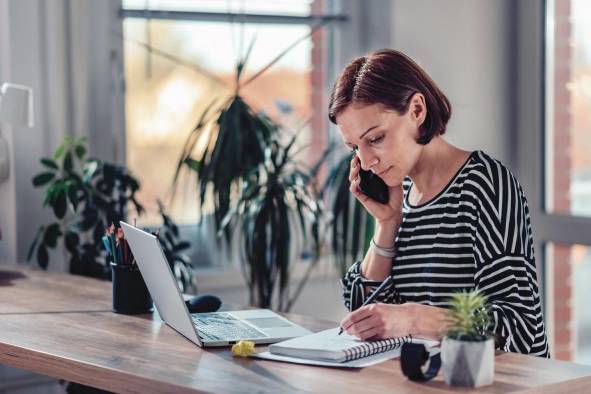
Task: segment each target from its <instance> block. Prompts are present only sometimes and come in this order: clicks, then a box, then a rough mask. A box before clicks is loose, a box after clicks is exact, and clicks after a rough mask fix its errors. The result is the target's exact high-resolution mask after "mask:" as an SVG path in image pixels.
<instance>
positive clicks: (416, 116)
mask: <svg viewBox="0 0 591 394" xmlns="http://www.w3.org/2000/svg"><path fill="white" fill-rule="evenodd" d="M409 111H410V114H411V117H412V119H413V120H414V121H416V122H417V127H419V126H421V125H422V124H423V122H424V121H425V118H426V117H427V104H426V103H425V96H423V95H422V94H421V93H415V94H413V95H412V97H411V98H410V105H409Z"/></svg>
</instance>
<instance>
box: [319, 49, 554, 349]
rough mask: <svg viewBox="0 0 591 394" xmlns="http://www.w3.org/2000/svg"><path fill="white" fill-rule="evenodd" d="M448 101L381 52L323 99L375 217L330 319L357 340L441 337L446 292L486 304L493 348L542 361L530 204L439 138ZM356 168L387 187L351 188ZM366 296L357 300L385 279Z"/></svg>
mask: <svg viewBox="0 0 591 394" xmlns="http://www.w3.org/2000/svg"><path fill="white" fill-rule="evenodd" d="M450 116H451V105H450V103H449V101H448V99H447V98H446V97H445V95H444V94H443V93H442V92H441V90H439V88H438V87H437V86H436V85H435V83H434V82H433V81H432V80H431V78H429V76H428V75H427V74H426V73H425V72H424V71H423V70H422V69H421V68H420V67H419V66H418V65H417V64H416V63H415V62H414V61H412V60H411V59H410V58H408V57H407V56H405V55H404V54H402V53H400V52H398V51H395V50H381V51H378V52H375V53H372V54H370V55H368V56H364V57H360V58H357V59H355V60H354V61H353V62H351V63H350V64H349V65H348V66H347V67H345V69H344V70H343V71H342V72H341V74H340V75H339V77H338V79H337V81H336V83H335V86H334V88H333V91H332V94H331V97H330V103H329V118H330V120H331V121H332V122H333V123H335V124H336V125H338V127H339V130H340V133H341V136H342V138H343V140H344V142H345V144H346V145H347V146H348V147H350V148H351V149H352V150H353V151H354V152H355V155H354V156H353V159H352V160H351V169H350V175H349V180H350V182H351V187H350V190H351V193H352V194H353V195H354V196H355V197H356V198H357V199H358V200H359V201H360V202H361V204H363V206H364V207H365V209H366V210H367V211H368V212H369V213H370V214H371V215H372V216H373V217H374V218H375V223H376V225H375V230H374V235H373V240H372V243H371V247H370V249H369V250H368V252H367V254H366V255H365V258H364V259H363V261H362V262H356V263H355V264H353V266H352V267H351V268H350V269H349V271H348V273H347V275H346V276H345V278H343V286H344V297H345V305H346V306H347V307H348V308H349V310H351V311H353V312H351V313H349V314H348V315H347V316H346V317H345V318H344V319H343V321H342V322H341V327H342V328H343V329H344V330H346V331H347V332H348V333H349V334H352V335H356V336H358V337H360V338H362V339H368V338H385V337H395V336H401V335H407V334H414V335H418V336H423V337H428V338H440V337H441V335H442V334H443V332H444V329H445V308H446V307H447V306H448V300H449V297H450V295H451V294H453V293H454V292H457V291H462V290H472V289H478V290H479V291H480V292H481V293H483V294H484V295H486V296H487V298H488V302H489V303H490V307H491V311H492V315H493V325H492V326H491V327H489V329H490V330H491V331H492V332H493V333H494V334H495V336H496V344H497V348H499V349H501V350H505V351H513V352H520V353H527V354H534V355H539V356H543V357H549V349H548V343H547V339H546V332H545V328H544V322H543V317H542V311H541V307H540V297H539V293H538V286H537V279H536V268H535V258H534V247H533V245H534V242H533V239H532V230H531V226H530V220H529V209H528V206H527V201H526V198H525V195H524V193H523V191H522V189H521V186H520V185H519V183H518V182H517V180H516V179H515V177H514V176H513V174H511V172H510V171H509V170H508V169H507V168H506V167H505V166H503V165H502V164H501V163H500V162H499V161H497V160H495V159H493V158H491V157H490V156H488V155H487V154H486V153H484V152H482V151H475V152H467V151H464V150H461V149H459V148H457V147H455V146H453V145H451V144H450V143H448V142H447V141H446V140H445V139H444V138H443V137H442V135H443V134H444V132H445V129H446V125H447V122H448V121H449V118H450ZM360 169H364V170H368V171H372V172H373V173H374V174H377V175H378V176H379V177H381V178H382V179H383V181H384V182H385V183H386V185H387V186H388V189H389V195H390V198H389V201H388V203H386V204H381V203H379V202H377V201H375V200H372V199H371V198H369V197H368V196H366V195H365V194H363V193H362V192H361V191H360V189H359V182H360V180H359V171H360ZM390 275H391V276H392V279H393V280H392V282H391V284H390V285H388V286H386V288H385V289H384V290H383V291H382V292H381V294H380V295H379V296H378V298H377V302H376V303H371V304H369V305H366V306H363V307H360V306H361V305H362V304H363V301H364V299H365V297H366V296H368V295H369V294H370V293H371V292H372V291H373V290H374V289H376V288H377V287H378V286H379V284H380V283H381V282H382V281H384V280H385V278H387V277H388V276H390Z"/></svg>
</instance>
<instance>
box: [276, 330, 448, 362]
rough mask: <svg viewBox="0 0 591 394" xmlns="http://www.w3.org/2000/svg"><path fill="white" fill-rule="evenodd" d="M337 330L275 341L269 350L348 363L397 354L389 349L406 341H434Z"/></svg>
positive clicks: (281, 353)
mask: <svg viewBox="0 0 591 394" xmlns="http://www.w3.org/2000/svg"><path fill="white" fill-rule="evenodd" d="M338 332H339V328H338V327H337V328H332V329H329V330H324V331H320V332H318V333H315V334H310V335H305V336H302V337H297V338H293V339H289V340H287V341H283V342H279V343H275V344H272V345H271V346H269V353H270V354H271V355H275V356H283V357H293V358H296V359H301V360H310V361H320V362H328V363H347V362H350V361H353V360H359V359H363V358H369V357H371V356H374V355H377V354H381V353H388V356H389V357H388V358H394V357H397V355H398V354H399V353H396V352H391V351H392V350H397V349H399V348H400V347H402V344H403V343H405V342H413V343H424V344H425V345H427V346H428V347H431V346H434V345H436V344H437V342H436V341H429V340H426V339H422V338H413V337H412V336H411V335H409V336H405V337H399V338H388V339H381V340H376V341H362V340H360V339H359V338H357V337H354V336H351V335H349V334H347V333H343V334H342V335H338ZM278 360H279V359H278ZM279 361H282V360H279ZM283 361H286V360H283Z"/></svg>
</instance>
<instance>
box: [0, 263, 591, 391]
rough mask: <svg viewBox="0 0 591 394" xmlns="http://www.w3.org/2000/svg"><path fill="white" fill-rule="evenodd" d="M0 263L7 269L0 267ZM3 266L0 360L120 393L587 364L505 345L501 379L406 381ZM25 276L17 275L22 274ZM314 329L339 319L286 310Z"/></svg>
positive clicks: (521, 381)
mask: <svg viewBox="0 0 591 394" xmlns="http://www.w3.org/2000/svg"><path fill="white" fill-rule="evenodd" d="M3 271H4V272H3ZM6 271H7V269H1V268H0V363H2V364H6V365H9V366H13V367H16V368H22V369H26V370H29V371H32V372H37V373H41V374H45V375H49V376H53V377H57V378H62V379H67V380H70V381H74V382H78V383H82V384H86V385H90V386H95V387H99V388H103V389H106V390H111V391H117V392H136V393H138V392H141V393H149V392H174V393H183V392H221V393H232V392H249V393H250V392H273V393H279V392H280V393H284V392H335V393H350V392H363V393H380V394H382V393H386V392H389V393H394V392H395V393H418V392H420V393H447V392H457V391H461V392H463V393H464V392H479V393H508V392H519V391H522V390H532V392H540V391H541V392H563V393H567V392H568V393H571V392H574V391H581V392H584V391H585V390H586V391H588V390H590V389H591V367H588V366H583V365H577V364H574V363H568V362H563V361H556V360H547V359H540V358H536V357H529V356H524V355H520V354H512V353H503V352H499V353H498V354H497V356H496V359H495V362H496V364H495V369H496V371H495V372H496V373H495V383H494V384H493V385H492V386H488V387H484V388H481V389H480V390H477V391H470V390H453V389H451V388H450V387H448V386H446V385H445V383H443V379H442V376H441V375H440V376H439V377H437V378H436V379H435V380H434V381H431V382H429V383H427V384H418V383H413V382H410V381H408V380H407V379H406V378H404V376H403V375H402V374H401V372H400V365H399V362H398V360H391V361H387V362H384V363H382V364H379V365H376V366H373V367H369V368H364V369H360V370H346V369H333V368H322V367H312V366H302V365H294V364H287V363H279V362H272V361H263V360H255V359H237V358H233V357H232V355H231V353H230V351H229V350H228V349H217V350H202V349H200V348H199V347H197V346H195V345H194V344H192V343H191V342H189V341H188V340H186V339H185V338H184V337H182V336H181V335H180V334H177V333H176V332H175V331H174V330H172V329H171V328H170V327H168V326H166V325H163V324H162V323H160V322H158V321H157V320H154V319H153V316H152V315H142V316H125V315H117V314H114V313H112V312H110V306H111V294H110V283H108V282H101V281H95V280H92V279H87V278H83V277H78V276H69V275H65V274H55V273H47V272H40V271H35V270H27V269H19V270H18V271H17V272H16V273H13V275H15V277H14V279H12V280H7V279H2V278H7V277H8V275H7V274H6ZM16 276H20V277H18V278H17V277H16ZM288 317H289V318H290V319H292V320H293V321H297V322H298V323H300V324H302V325H304V326H307V327H309V328H311V329H322V328H328V327H334V326H335V323H333V322H328V321H320V320H317V319H311V318H306V317H303V316H294V315H289V316H288Z"/></svg>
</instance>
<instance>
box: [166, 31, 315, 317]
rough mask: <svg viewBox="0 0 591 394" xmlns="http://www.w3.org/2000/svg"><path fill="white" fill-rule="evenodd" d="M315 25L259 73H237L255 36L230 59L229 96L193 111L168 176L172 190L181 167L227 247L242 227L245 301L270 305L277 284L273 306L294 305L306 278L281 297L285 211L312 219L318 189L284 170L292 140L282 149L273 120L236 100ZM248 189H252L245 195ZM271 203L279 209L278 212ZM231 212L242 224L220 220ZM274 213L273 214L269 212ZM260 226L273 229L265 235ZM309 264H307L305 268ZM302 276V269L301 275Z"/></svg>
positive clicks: (285, 282)
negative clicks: (193, 180) (236, 58)
mask: <svg viewBox="0 0 591 394" xmlns="http://www.w3.org/2000/svg"><path fill="white" fill-rule="evenodd" d="M322 25H323V24H321V25H318V26H316V27H314V28H312V29H310V32H309V34H307V35H305V36H303V37H302V38H300V39H298V40H297V41H295V42H293V43H292V44H290V45H289V46H288V47H287V48H286V49H285V50H284V51H282V52H281V53H279V54H278V55H277V56H275V57H274V58H273V59H272V60H271V61H270V62H269V63H268V64H267V65H266V66H264V67H262V68H261V69H260V70H259V71H258V72H256V73H254V74H253V75H252V76H249V77H246V76H245V73H244V70H245V67H246V64H247V62H248V58H249V55H250V53H251V50H252V47H253V44H254V41H253V42H252V43H251V45H250V46H249V48H248V49H247V51H246V53H245V54H244V56H241V57H240V59H239V61H238V62H237V66H236V78H235V86H234V90H233V93H232V94H231V96H230V97H228V98H225V99H222V100H213V101H212V102H211V103H210V104H209V105H208V106H207V107H206V110H205V111H204V112H203V113H202V114H201V115H200V116H199V120H198V122H197V124H196V125H195V127H194V128H193V130H192V131H191V133H190V134H189V136H188V137H187V139H186V141H185V144H184V147H183V150H182V153H181V156H180V157H179V160H178V162H177V168H176V172H175V174H174V178H173V185H174V186H175V187H174V188H173V190H175V193H176V189H177V188H176V185H177V184H178V182H179V179H180V174H181V171H183V170H188V171H190V172H193V174H194V175H195V177H196V181H197V187H198V192H199V193H198V195H199V200H198V201H197V206H198V211H199V216H200V218H201V219H203V218H204V216H206V215H207V214H212V216H213V219H214V227H215V231H216V233H220V232H221V233H222V234H223V235H224V238H225V240H226V244H228V245H231V235H232V234H233V233H234V231H233V230H234V227H235V226H242V227H241V228H242V232H241V234H243V235H244V238H243V239H244V242H245V243H248V244H249V245H250V246H249V247H247V248H245V251H246V252H247V255H246V257H245V258H244V259H243V261H247V262H250V263H249V264H246V265H243V267H245V273H246V275H245V277H246V280H247V285H248V290H249V294H250V302H251V304H256V305H259V306H270V305H271V303H272V300H273V294H274V291H275V289H276V288H277V291H278V294H279V296H278V299H277V302H278V307H279V309H282V310H288V309H289V308H290V307H291V305H292V304H293V301H294V300H295V297H297V295H298V294H299V293H300V291H301V288H302V286H303V284H304V283H305V280H303V281H302V282H300V285H299V286H298V288H297V290H296V291H295V293H294V295H293V296H291V297H290V296H288V293H289V279H290V277H289V267H288V266H289V262H290V259H291V255H293V252H292V251H291V248H292V247H293V245H291V243H292V242H293V237H292V235H291V234H290V231H292V229H291V227H293V226H292V224H293V223H292V221H291V219H289V215H290V213H289V212H292V208H294V207H295V208H294V209H295V210H294V211H293V212H296V214H297V215H298V216H299V217H300V218H301V223H302V226H306V225H308V224H306V220H305V218H306V217H307V216H310V217H311V222H316V221H317V220H318V217H319V215H320V211H319V205H318V204H316V202H314V204H316V205H315V206H314V207H312V205H311V204H310V203H309V202H308V201H307V200H308V199H312V200H315V199H317V198H318V195H317V194H315V196H314V197H312V194H311V193H315V192H311V191H310V190H311V189H310V184H309V183H307V182H308V181H309V178H308V177H309V176H311V174H310V173H307V174H305V173H304V172H305V171H299V172H298V170H293V169H292V167H290V166H291V165H293V163H291V161H290V160H289V154H290V151H289V150H290V149H291V147H293V146H294V145H293V142H292V143H289V144H287V147H286V146H284V145H281V144H280V143H279V140H280V139H281V136H280V133H281V130H280V128H279V126H278V125H277V123H276V122H275V121H274V120H272V119H271V118H269V117H268V116H267V115H265V114H264V113H263V112H261V111H257V110H255V109H254V108H253V107H251V106H250V105H249V104H248V103H247V102H246V101H245V99H244V98H243V97H242V89H243V88H244V87H245V86H247V85H249V84H250V83H252V82H253V81H254V80H256V79H257V78H259V77H260V76H261V75H263V74H264V73H265V72H266V71H267V70H268V69H269V68H271V67H272V66H273V65H274V64H276V63H277V62H278V61H279V60H280V59H281V58H282V57H283V56H284V55H285V54H286V53H287V52H289V51H290V50H291V49H292V48H293V47H294V46H296V45H297V44H298V43H300V42H301V41H303V40H304V39H306V38H308V37H309V36H310V35H311V34H313V33H314V32H315V31H316V30H317V29H319V28H320V27H321V26H322ZM277 160H279V161H280V162H278V161H277ZM302 182H303V183H302ZM255 189H256V192H255V194H251V193H249V191H252V190H255ZM240 190H242V193H240V192H239V191H240ZM207 201H211V202H213V204H212V205H213V208H212V211H211V212H205V211H204V205H205V204H206V202H207ZM269 204H270V205H269ZM293 204H295V206H292V205H293ZM246 207H249V209H246ZM255 207H257V208H255ZM274 208H278V211H275V210H274ZM306 211H307V212H306ZM277 212H281V213H277ZM238 213H240V214H243V215H244V221H243V222H241V220H230V219H227V220H225V218H229V217H234V216H235V215H236V214H238ZM271 213H273V214H271ZM276 213H277V215H279V216H275V214H276ZM285 215H287V218H286V216H285ZM241 219H242V218H241ZM247 223H248V224H247ZM263 223H266V224H263ZM267 224H268V225H270V226H271V228H272V229H273V230H272V231H268V232H267V230H266V227H265V226H266V225H267ZM249 226H250V227H249ZM303 228H304V227H301V229H303ZM255 230H256V231H264V232H266V233H267V234H268V235H269V237H270V238H269V239H268V240H263V238H260V237H259V235H258V234H259V233H256V234H254V233H249V231H255ZM306 234H307V232H306V231H303V232H302V235H304V236H305V235H306ZM312 238H313V240H314V242H317V241H318V237H317V234H312ZM218 239H221V238H218ZM255 244H256V245H259V247H263V246H266V247H268V249H267V251H268V252H267V253H265V252H264V251H263V250H255V249H252V246H253V245H255ZM230 249H231V248H230ZM230 251H231V250H230ZM317 258H318V256H317V255H316V256H315V259H317ZM256 259H259V261H258V262H257V261H255V260H256ZM315 261H317V260H315ZM314 265H315V264H311V265H310V269H311V268H312V267H313V266H314ZM308 275H309V270H308V272H307V273H306V275H305V278H307V277H308Z"/></svg>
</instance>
